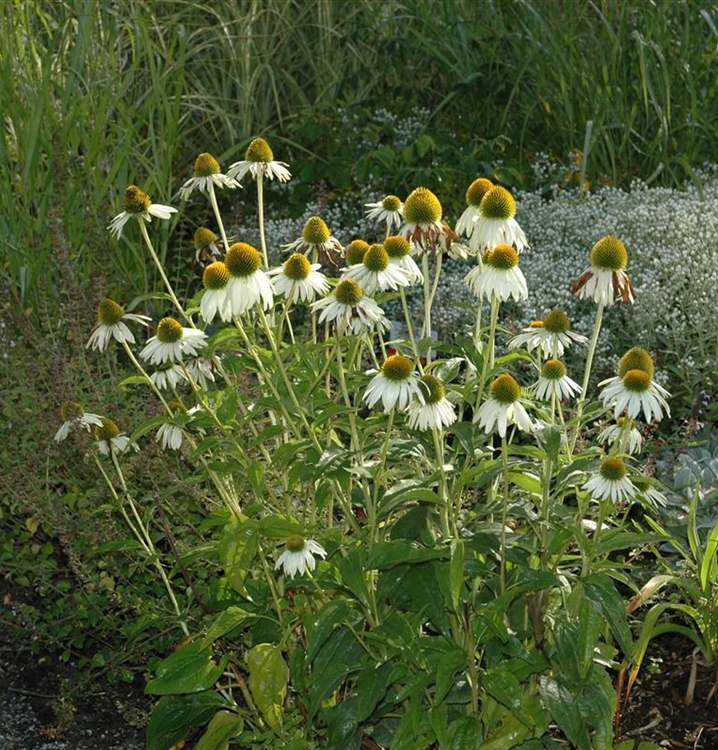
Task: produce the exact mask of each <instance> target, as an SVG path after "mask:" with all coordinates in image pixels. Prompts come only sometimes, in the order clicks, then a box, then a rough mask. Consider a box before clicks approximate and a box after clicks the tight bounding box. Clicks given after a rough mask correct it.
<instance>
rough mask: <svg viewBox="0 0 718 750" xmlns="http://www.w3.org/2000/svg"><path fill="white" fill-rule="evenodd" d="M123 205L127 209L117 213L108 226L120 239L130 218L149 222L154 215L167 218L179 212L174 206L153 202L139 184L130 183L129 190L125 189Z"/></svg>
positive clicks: (158, 217)
mask: <svg viewBox="0 0 718 750" xmlns="http://www.w3.org/2000/svg"><path fill="white" fill-rule="evenodd" d="M122 206H123V208H124V209H125V210H124V211H123V212H122V213H120V214H117V216H115V218H114V219H113V220H112V221H111V222H110V224H109V226H108V227H107V228H108V229H109V230H110V233H111V234H112V235H113V236H114V237H115V238H116V239H118V240H119V239H120V237H121V236H122V230H123V229H124V228H125V224H127V222H128V221H129V220H130V219H137V220H138V221H145V222H147V223H148V224H149V223H150V222H151V221H152V217H153V216H154V217H155V218H157V219H165V220H166V219H169V218H170V216H172V214H176V213H177V209H176V208H172V206H163V205H162V204H160V203H153V202H152V200H151V199H150V196H149V195H147V193H146V192H145V191H144V190H142V189H140V188H138V187H137V185H130V186H129V187H128V188H127V190H125V195H124V197H123V199H122Z"/></svg>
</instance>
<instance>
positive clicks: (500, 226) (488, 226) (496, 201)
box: [469, 185, 529, 253]
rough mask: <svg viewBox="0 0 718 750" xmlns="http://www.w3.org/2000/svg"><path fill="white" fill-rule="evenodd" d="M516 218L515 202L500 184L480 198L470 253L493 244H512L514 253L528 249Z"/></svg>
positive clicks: (470, 242) (493, 245)
mask: <svg viewBox="0 0 718 750" xmlns="http://www.w3.org/2000/svg"><path fill="white" fill-rule="evenodd" d="M514 216H516V201H515V200H514V197H513V195H511V193H509V191H508V190H506V188H503V187H501V185H494V187H492V188H490V189H489V190H488V191H487V192H486V193H485V194H484V195H483V197H482V198H481V203H480V204H479V218H478V219H477V220H476V223H475V224H474V229H473V231H472V233H471V238H470V240H469V245H470V246H471V249H472V250H486V249H490V248H492V247H496V245H504V244H505V245H513V246H514V247H515V248H516V250H517V252H519V253H520V252H521V251H522V250H523V249H524V248H525V247H528V244H529V243H528V241H527V240H526V235H525V234H524V232H523V230H522V229H521V227H520V226H519V225H518V222H517V221H516V219H515V218H514Z"/></svg>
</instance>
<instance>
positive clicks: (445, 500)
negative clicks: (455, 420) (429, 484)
mask: <svg viewBox="0 0 718 750" xmlns="http://www.w3.org/2000/svg"><path fill="white" fill-rule="evenodd" d="M431 435H432V437H433V439H434V451H435V452H436V462H437V468H438V470H439V495H440V496H441V531H442V533H443V535H444V539H450V538H451V536H452V534H453V536H454V537H455V538H458V536H459V532H458V529H457V528H456V513H455V511H454V509H453V508H452V504H451V497H450V495H449V486H448V483H447V481H446V470H445V469H444V442H443V439H442V431H441V430H440V429H438V428H435V429H433V430H432V431H431Z"/></svg>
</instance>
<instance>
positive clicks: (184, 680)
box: [145, 641, 226, 695]
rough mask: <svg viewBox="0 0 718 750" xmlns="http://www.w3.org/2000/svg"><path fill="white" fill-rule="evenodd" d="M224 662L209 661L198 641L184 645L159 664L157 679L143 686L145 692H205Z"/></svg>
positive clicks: (153, 693) (220, 670) (209, 652)
mask: <svg viewBox="0 0 718 750" xmlns="http://www.w3.org/2000/svg"><path fill="white" fill-rule="evenodd" d="M225 663H226V658H225V659H223V661H222V662H220V663H219V664H216V663H215V662H214V661H213V660H212V652H211V650H210V649H208V648H203V646H202V643H201V642H200V641H194V642H193V643H188V644H187V645H186V646H182V648H180V649H178V650H177V651H175V652H174V653H173V654H171V655H170V656H168V657H167V658H166V659H165V660H164V661H163V662H162V663H161V664H160V665H159V667H158V668H157V676H156V677H155V678H154V679H153V680H150V681H149V682H148V683H147V685H146V687H145V693H147V694H148V695H178V694H180V693H199V692H200V691H202V690H207V689H208V688H211V687H212V685H214V683H215V682H217V680H218V679H219V677H220V675H221V674H222V672H223V671H224V664H225Z"/></svg>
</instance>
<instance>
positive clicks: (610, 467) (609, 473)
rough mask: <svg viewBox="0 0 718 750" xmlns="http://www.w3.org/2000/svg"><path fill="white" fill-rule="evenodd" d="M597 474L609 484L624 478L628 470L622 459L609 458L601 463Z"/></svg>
mask: <svg viewBox="0 0 718 750" xmlns="http://www.w3.org/2000/svg"><path fill="white" fill-rule="evenodd" d="M599 473H600V474H601V476H602V477H603V478H604V479H607V480H608V481H609V482H618V481H620V480H621V479H623V478H624V477H625V476H626V474H627V473H628V469H626V464H625V463H624V462H623V459H620V458H618V457H617V456H609V457H608V458H604V459H603V461H602V462H601V468H600V470H599Z"/></svg>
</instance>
